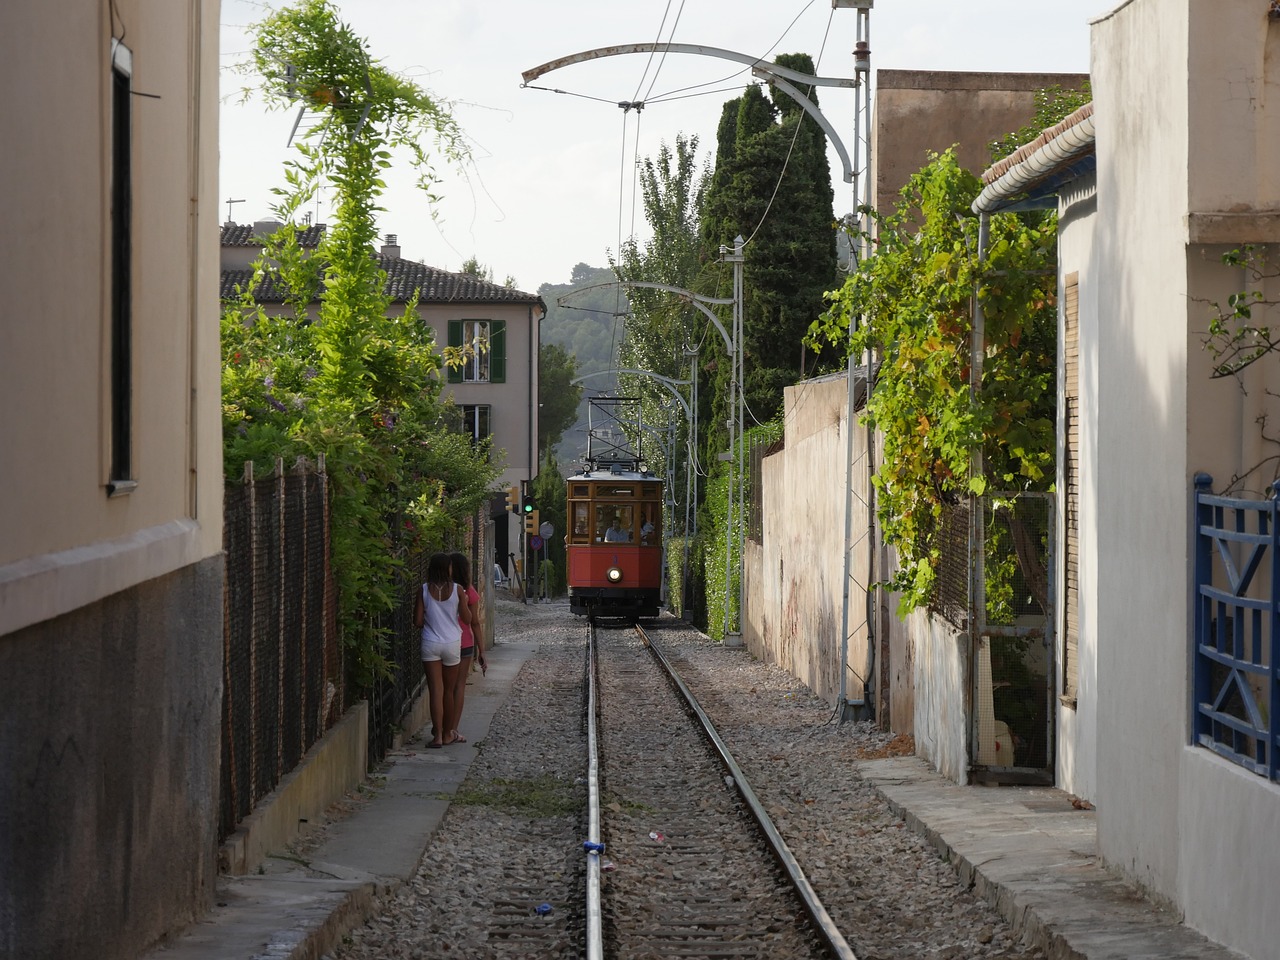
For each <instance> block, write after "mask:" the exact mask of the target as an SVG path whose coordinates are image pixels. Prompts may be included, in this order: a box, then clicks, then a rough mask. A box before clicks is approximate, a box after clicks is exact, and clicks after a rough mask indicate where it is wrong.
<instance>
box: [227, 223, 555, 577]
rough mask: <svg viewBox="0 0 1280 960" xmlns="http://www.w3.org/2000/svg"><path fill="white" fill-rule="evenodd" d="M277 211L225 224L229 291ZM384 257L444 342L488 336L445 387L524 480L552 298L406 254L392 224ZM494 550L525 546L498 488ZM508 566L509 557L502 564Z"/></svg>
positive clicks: (398, 295) (390, 284)
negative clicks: (543, 327) (542, 335)
mask: <svg viewBox="0 0 1280 960" xmlns="http://www.w3.org/2000/svg"><path fill="white" fill-rule="evenodd" d="M278 226H279V224H278V223H276V222H275V221H271V220H263V221H258V222H257V223H254V224H252V225H250V224H235V223H226V224H223V226H222V231H221V232H222V296H223V298H230V297H234V296H235V295H236V290H237V288H243V287H245V286H247V285H248V284H249V283H250V282H251V280H252V276H253V269H252V265H253V263H254V261H255V260H256V259H257V257H258V255H259V254H260V253H261V250H262V245H261V243H260V241H259V240H258V239H257V238H259V237H262V236H265V235H266V234H268V233H269V232H270V231H272V230H274V229H275V228H276V227H278ZM323 232H324V225H323V224H319V225H315V226H309V227H306V228H305V229H304V230H302V231H301V233H300V237H299V242H300V243H301V245H302V246H303V247H304V248H307V247H311V248H314V247H315V246H316V244H318V243H319V242H320V239H321V237H322V235H323ZM377 259H378V266H379V267H381V268H382V270H384V271H385V272H386V274H387V293H388V294H389V295H390V296H391V298H392V301H393V302H394V303H396V304H399V305H400V308H401V309H402V310H403V305H404V304H406V303H408V302H409V301H410V300H411V299H413V297H414V296H415V295H416V296H417V310H418V315H419V316H420V317H421V318H422V320H423V322H424V323H425V324H426V325H427V326H429V327H430V328H431V330H432V332H433V334H434V335H435V342H436V343H437V344H440V345H442V346H443V345H449V346H455V347H464V346H479V345H480V344H487V348H486V349H484V350H475V351H474V356H473V357H472V358H471V359H469V360H468V361H467V363H466V364H465V366H463V367H462V368H461V369H451V370H448V371H446V376H445V379H446V385H445V389H444V395H445V396H446V397H448V398H451V399H452V400H453V402H454V403H455V404H456V405H457V409H458V414H459V417H460V422H461V426H462V429H464V430H465V431H467V432H469V433H470V434H471V435H472V436H473V437H474V438H475V439H476V440H483V439H485V438H488V437H492V438H493V445H494V447H495V448H497V449H499V450H501V451H502V456H503V463H504V469H503V472H502V476H501V478H500V480H499V484H500V486H501V487H502V488H504V489H505V488H506V487H508V486H511V485H515V486H520V485H521V484H523V483H525V482H526V481H529V480H531V479H533V478H534V477H535V476H537V473H538V345H539V332H538V331H539V324H540V322H541V320H542V317H543V316H544V315H545V314H546V304H544V303H543V302H542V298H541V297H539V296H538V295H537V294H532V293H524V292H523V291H520V290H515V289H513V288H511V287H506V286H503V285H502V284H499V283H492V282H490V281H488V280H482V279H480V278H478V277H474V276H471V275H469V274H464V273H451V272H449V271H447V270H439V269H437V268H435V267H429V266H426V265H425V264H422V263H418V262H417V261H414V260H406V259H404V258H403V257H401V256H400V246H399V245H398V244H397V243H396V237H395V235H394V234H388V235H387V236H386V237H385V242H384V243H383V245H382V247H381V248H380V249H379V251H378V253H377ZM258 298H259V300H260V301H262V302H263V303H264V304H271V303H272V302H277V303H278V302H280V299H281V298H280V296H279V295H278V293H276V292H275V291H274V289H273V288H272V287H271V285H270V284H269V283H268V284H264V286H263V287H262V288H261V289H260V290H259V292H258ZM494 504H495V506H494V508H493V510H492V516H493V519H494V520H495V538H496V543H495V552H496V554H497V556H498V557H499V558H505V557H506V555H507V553H508V552H515V553H518V552H519V551H518V550H517V549H516V544H517V543H518V542H519V535H520V528H519V526H518V518H517V517H515V516H513V515H512V514H510V513H508V512H507V511H506V509H505V504H506V500H505V497H496V498H495V500H494ZM504 566H505V564H504Z"/></svg>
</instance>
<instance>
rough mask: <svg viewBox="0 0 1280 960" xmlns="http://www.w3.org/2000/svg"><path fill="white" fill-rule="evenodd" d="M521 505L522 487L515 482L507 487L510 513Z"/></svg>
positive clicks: (508, 510)
mask: <svg viewBox="0 0 1280 960" xmlns="http://www.w3.org/2000/svg"><path fill="white" fill-rule="evenodd" d="M519 505H520V488H519V487H517V486H516V485H515V484H514V483H513V484H512V485H511V486H509V487H507V512H508V513H510V512H512V511H513V510H515V508H516V507H518V506H519Z"/></svg>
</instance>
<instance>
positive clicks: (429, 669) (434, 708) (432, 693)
mask: <svg viewBox="0 0 1280 960" xmlns="http://www.w3.org/2000/svg"><path fill="white" fill-rule="evenodd" d="M422 669H423V670H424V671H425V672H426V675H427V701H428V705H429V706H430V708H431V729H432V731H433V733H432V736H431V746H433V747H439V746H442V745H443V744H444V740H443V739H442V737H443V734H444V729H445V726H444V721H445V710H444V706H445V701H444V671H445V670H446V669H448V668H447V667H443V666H442V665H441V663H440V661H439V660H423V661H422Z"/></svg>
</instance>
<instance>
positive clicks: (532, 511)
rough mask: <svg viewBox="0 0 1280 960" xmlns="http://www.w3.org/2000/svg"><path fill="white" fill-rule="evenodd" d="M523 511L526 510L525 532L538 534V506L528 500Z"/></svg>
mask: <svg viewBox="0 0 1280 960" xmlns="http://www.w3.org/2000/svg"><path fill="white" fill-rule="evenodd" d="M523 510H524V532H525V533H531V534H532V533H537V532H538V505H537V504H536V503H534V502H533V501H532V500H526V501H525V502H524V507H523Z"/></svg>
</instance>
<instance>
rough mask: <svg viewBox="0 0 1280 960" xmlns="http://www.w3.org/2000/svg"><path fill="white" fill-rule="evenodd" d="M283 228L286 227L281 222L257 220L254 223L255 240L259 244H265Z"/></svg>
mask: <svg viewBox="0 0 1280 960" xmlns="http://www.w3.org/2000/svg"><path fill="white" fill-rule="evenodd" d="M282 226H284V224H282V223H281V222H280V221H279V220H255V221H253V234H252V236H253V239H255V240H257V241H258V242H259V243H261V242H264V241H265V240H266V239H267V238H268V237H270V236H271V235H272V234H273V233H275V232H276V231H277V230H279V229H280V228H281V227H282Z"/></svg>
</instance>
